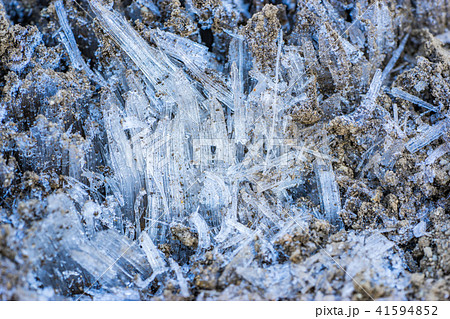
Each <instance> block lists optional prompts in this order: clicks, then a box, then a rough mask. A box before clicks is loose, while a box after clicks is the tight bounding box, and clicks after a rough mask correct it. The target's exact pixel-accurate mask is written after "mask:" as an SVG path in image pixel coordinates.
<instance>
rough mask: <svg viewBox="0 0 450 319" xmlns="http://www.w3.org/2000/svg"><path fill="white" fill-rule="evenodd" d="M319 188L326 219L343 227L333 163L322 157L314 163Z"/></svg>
mask: <svg viewBox="0 0 450 319" xmlns="http://www.w3.org/2000/svg"><path fill="white" fill-rule="evenodd" d="M314 172H315V174H316V180H317V186H318V188H319V196H320V203H321V207H322V211H323V213H324V214H325V217H326V219H327V220H328V221H329V222H330V223H331V224H333V225H335V226H339V227H340V226H341V225H342V221H341V218H340V216H339V211H340V210H341V197H340V194H339V187H338V184H337V182H336V177H335V175H334V171H333V167H332V166H331V163H330V162H329V161H327V160H324V159H322V158H320V157H318V158H316V160H315V161H314Z"/></svg>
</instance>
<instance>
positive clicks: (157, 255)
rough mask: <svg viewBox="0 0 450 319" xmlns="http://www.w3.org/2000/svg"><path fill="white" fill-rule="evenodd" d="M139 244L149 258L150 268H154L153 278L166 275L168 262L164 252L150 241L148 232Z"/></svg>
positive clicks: (144, 233) (143, 234)
mask: <svg viewBox="0 0 450 319" xmlns="http://www.w3.org/2000/svg"><path fill="white" fill-rule="evenodd" d="M139 242H140V245H141V247H142V250H143V251H144V252H145V255H146V256H147V260H148V262H149V264H150V266H151V267H152V271H153V273H152V278H154V277H156V276H157V275H159V274H162V273H164V272H165V271H166V270H167V267H166V262H165V261H164V257H163V255H162V252H161V251H159V249H158V248H157V247H156V246H155V244H154V243H153V241H152V240H151V239H150V236H149V235H148V234H147V233H146V232H143V233H142V235H141V237H140V239H139Z"/></svg>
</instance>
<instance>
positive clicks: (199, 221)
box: [189, 209, 211, 249]
mask: <svg viewBox="0 0 450 319" xmlns="http://www.w3.org/2000/svg"><path fill="white" fill-rule="evenodd" d="M189 219H190V220H191V221H192V223H193V224H194V225H195V228H196V229H197V232H198V247H199V248H201V249H207V248H209V247H210V246H211V239H210V234H209V227H208V224H207V223H206V222H205V220H204V219H203V217H202V216H201V215H200V214H199V213H198V209H197V211H196V212H195V213H193V214H192V215H191V216H190V217H189Z"/></svg>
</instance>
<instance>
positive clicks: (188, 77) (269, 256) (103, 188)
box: [0, 0, 450, 300]
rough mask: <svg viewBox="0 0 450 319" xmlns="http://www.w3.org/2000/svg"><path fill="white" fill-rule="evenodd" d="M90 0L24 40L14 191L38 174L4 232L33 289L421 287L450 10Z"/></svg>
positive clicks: (144, 294) (347, 295)
mask: <svg viewBox="0 0 450 319" xmlns="http://www.w3.org/2000/svg"><path fill="white" fill-rule="evenodd" d="M79 2H80V3H78V4H75V3H71V2H70V1H69V2H67V1H66V2H63V1H62V0H58V1H54V2H53V3H52V4H51V5H50V7H49V8H50V9H45V10H47V11H45V12H47V13H46V14H47V15H48V17H51V18H49V19H53V21H52V23H53V27H54V28H55V32H54V33H53V36H52V37H51V39H50V38H49V39H44V40H45V41H50V42H51V43H54V45H55V46H56V48H57V49H54V47H52V48H49V49H48V52H47V53H45V54H44V53H43V52H44V48H45V45H43V42H42V41H44V40H42V39H41V38H40V37H35V38H33V39H35V42H36V43H37V44H36V45H34V46H35V48H34V47H33V49H29V50H31V51H33V52H29V53H28V52H27V51H25V53H24V54H25V56H17V55H13V54H12V53H11V55H12V56H11V57H9V56H7V54H6V53H5V54H4V55H3V56H4V57H5V60H4V61H3V60H2V63H3V64H4V66H2V69H1V70H5V71H1V72H4V73H6V72H9V73H8V77H9V79H10V80H9V83H7V84H4V92H5V94H4V97H2V100H1V101H0V108H1V109H0V119H1V120H2V124H1V125H2V152H3V154H4V155H3V157H0V176H1V182H2V183H3V189H2V195H3V197H4V198H12V196H13V195H12V193H8V191H7V189H10V190H12V191H14V192H16V193H17V194H19V192H21V193H20V194H21V195H17V196H18V197H17V201H16V200H14V201H12V200H7V201H5V205H3V204H2V207H3V208H2V211H1V214H0V218H1V222H2V223H4V224H5V225H8V227H6V226H5V227H4V228H1V233H0V242H1V241H2V240H8V242H9V241H10V242H23V245H24V247H25V248H24V249H23V251H22V252H21V253H20V254H18V255H17V256H16V257H15V259H14V258H13V259H12V260H15V261H14V262H15V263H17V264H21V265H22V266H20V267H29V269H30V271H29V272H27V274H28V275H27V276H28V277H27V279H23V280H25V281H26V283H21V284H20V285H22V286H20V285H19V284H17V285H18V287H19V286H20V287H22V288H20V289H22V290H20V289H19V288H17V291H15V292H14V293H15V294H17V295H19V296H22V297H23V298H24V299H27V298H30V299H33V298H35V297H34V295H33V293H32V291H36V290H37V289H44V290H45V289H46V290H45V294H43V295H42V296H45V297H43V298H46V299H57V298H60V297H61V296H65V297H68V298H72V299H83V300H84V299H86V300H88V299H96V300H98V299H148V298H150V299H151V298H162V299H176V298H181V299H183V298H184V299H198V300H202V299H205V300H208V299H266V300H267V299H322V298H331V297H330V296H333V297H332V298H334V299H376V298H397V299H407V298H409V297H408V293H409V292H408V291H409V290H408V289H410V288H408V287H411V282H413V281H411V280H412V279H411V278H412V277H411V273H412V272H415V270H414V269H413V268H414V267H419V266H420V265H417V264H415V266H414V263H416V262H410V261H409V260H408V258H411V259H412V258H413V257H410V256H411V253H410V252H407V251H405V250H403V249H404V247H406V246H407V245H412V244H411V243H412V241H414V242H415V243H416V242H417V241H418V240H419V241H420V243H419V244H418V245H422V246H424V245H426V241H425V238H426V237H427V236H428V233H427V225H430V222H431V221H432V220H433V218H435V219H436V218H437V217H436V214H437V210H438V209H439V208H440V207H442V205H444V204H443V202H442V201H441V202H437V201H436V200H435V199H434V198H435V197H433V196H440V195H439V194H440V193H439V192H445V191H444V190H443V189H445V187H447V186H448V180H449V178H448V177H445V176H442V174H443V173H442V170H443V168H437V167H436V165H437V164H436V163H438V162H439V159H441V158H443V157H445V156H446V155H447V153H448V152H449V146H448V127H449V125H450V124H449V122H448V107H449V104H448V102H449V99H448V95H447V96H445V94H446V93H445V92H447V93H449V91H445V90H448V88H449V87H450V83H449V79H448V74H449V73H448V72H449V69H450V67H449V61H450V59H449V56H450V54H449V51H448V49H446V48H445V47H444V44H443V43H442V42H445V41H442V40H441V41H442V42H440V43H438V44H436V43H437V42H436V41H438V40H437V39H438V38H439V39H441V38H442V39H444V40H445V39H446V38H445V35H446V34H448V29H446V30H447V31H445V30H442V29H436V30H432V31H431V32H434V33H435V34H440V35H439V37H436V38H435V37H433V35H432V34H431V33H430V31H420V32H425V33H426V32H428V33H426V34H425V35H424V34H423V33H420V32H419V31H418V30H416V29H414V28H417V26H413V25H411V22H409V20H408V19H412V18H411V17H410V16H409V15H408V13H407V9H405V10H400V9H399V8H398V7H396V5H395V3H396V1H394V4H393V3H392V1H385V0H379V1H365V0H361V1H358V4H357V5H355V4H347V2H345V1H342V3H341V1H335V0H329V1H328V0H326V1H316V0H313V1H299V2H298V3H297V4H293V3H291V2H289V1H282V4H280V5H277V6H275V5H271V4H268V5H265V6H263V7H262V6H261V4H260V3H259V2H252V4H251V6H250V7H249V6H248V4H247V3H244V2H242V1H229V0H223V1H222V2H220V1H218V3H216V2H214V1H212V2H208V1H205V2H204V1H197V0H192V1H186V3H185V4H183V6H181V4H180V3H179V2H178V1H157V2H156V1H132V2H131V3H132V4H130V5H125V4H121V5H114V6H113V5H112V4H108V3H107V1H100V0H89V1H79ZM119 2H120V1H119ZM425 2H426V3H431V2H430V1H425ZM163 3H164V4H163ZM280 3H281V2H280ZM416 5H417V6H419V7H421V5H419V4H416ZM4 7H5V8H8V6H7V5H6V4H5V5H2V4H1V2H0V10H2V11H1V12H4V11H5V8H4ZM421 8H422V7H421ZM52 10H53V11H52ZM417 10H419V9H417ZM419 11H420V10H419ZM419 11H418V12H419ZM52 12H53V13H52ZM420 12H421V11H420ZM2 14H3V13H2ZM77 15H78V16H77ZM418 19H422V20H421V21H428V20H427V19H429V17H427V16H426V13H425V12H424V13H422V16H419V17H418ZM1 21H2V23H3V24H5V25H6V24H7V18H6V16H3V17H2V20H1ZM158 21H165V22H164V23H162V22H161V23H160V22H158ZM194 21H197V22H195V23H194ZM237 22H239V24H238V23H237ZM197 23H198V26H196V24H197ZM427 23H428V22H427ZM430 23H431V22H430ZM439 23H440V22H439ZM442 23H443V22H442ZM87 24H88V25H92V26H93V30H89V28H90V27H89V28H86V25H87ZM438 26H439V25H438ZM438 26H435V27H436V28H438ZM8 28H9V29H8ZM46 28H51V25H50V24H49V25H48V26H46ZM197 28H199V29H197ZM2 30H6V31H4V32H6V33H7V34H8V36H9V37H11V38H12V37H16V39H19V38H20V36H19V35H17V31H14V30H12V27H8V26H6V27H5V28H4V29H0V32H3V31H2ZM211 30H212V31H211ZM35 31H36V32H37V33H38V34H39V31H38V30H35ZM8 32H9V33H8ZM14 32H15V33H14ZM445 32H447V33H445ZM209 33H211V34H209ZM27 36H28V37H31V36H30V35H27ZM22 37H26V36H25V35H22ZM208 37H210V38H211V39H212V40H211V39H208ZM412 37H414V41H418V40H417V39H419V38H420V37H428V38H430V39H431V40H430V41H431V42H430V43H432V44H426V45H425V48H424V49H423V50H425V51H426V50H428V51H430V50H431V51H433V50H434V51H433V52H432V53H423V54H425V56H427V55H426V54H428V56H431V58H429V60H427V59H426V58H425V57H419V58H418V59H416V60H415V57H413V56H412V54H413V53H414V52H413V51H411V49H407V48H408V46H407V43H408V41H411V38H412ZM16 41H17V40H16ZM23 41H24V40H23ZM208 41H213V44H211V43H209V42H208ZM28 42H32V41H31V40H30V39H28ZM28 42H27V43H28ZM5 43H6V42H5ZM16 43H17V42H16ZM33 43H34V42H33ZM208 43H209V44H208ZM0 44H1V45H2V46H3V45H6V44H3V40H0ZM16 45H17V44H16ZM0 50H2V47H1V46H0ZM51 50H53V51H51ZM92 50H96V51H95V54H94V53H93V51H92ZM406 50H409V51H408V52H407V53H406V52H405V51H406ZM428 51H426V52H428ZM58 54H61V55H62V57H61V58H59V59H62V60H64V59H65V62H64V63H65V64H66V67H61V66H58V65H59V63H63V62H60V61H59V60H57V59H56V58H52V56H58ZM64 56H65V57H64ZM20 59H22V60H20ZM52 59H56V60H52ZM420 59H422V60H420ZM433 59H434V60H433ZM20 61H21V62H20ZM43 61H47V62H45V63H47V64H45V63H44V62H43ZM52 61H53V62H52ZM52 63H53V64H52ZM3 64H2V65H3ZM39 65H41V66H40V67H38V66H39ZM42 65H46V66H42ZM445 68H447V71H442V70H444V69H445ZM424 70H428V72H429V76H430V78H429V79H425V78H424V79H422V82H423V83H422V82H420V81H419V79H418V78H417V74H420V72H426V71H424ZM414 72H415V73H414ZM439 72H441V73H439ZM445 72H447V73H446V74H447V76H446V78H445V77H444V78H442V74H444V73H445ZM27 74H28V75H27ZM433 76H434V78H432V77H433ZM439 76H440V77H441V78H440V79H437V77H439ZM412 78H414V79H415V80H414V81H416V80H417V81H416V82H414V83H412V84H411V85H410V84H409V83H411V81H412V80H411V79H412ZM33 81H34V82H35V84H33ZM439 81H441V82H440V83H441V85H440V86H439ZM423 92H428V93H427V94H422V93H423ZM27 96H32V99H33V100H32V101H35V102H34V103H35V104H34V105H33V108H32V109H30V110H29V111H28V113H23V112H22V113H20V112H21V111H20V110H21V107H22V106H23V105H27V103H28V102H27ZM36 101H39V102H36ZM32 103H33V102H32ZM36 105H38V106H36ZM35 108H36V110H35ZM30 112H31V113H32V115H29V114H31V113H30ZM24 114H25V115H24ZM28 117H30V118H32V119H31V120H27V118H28ZM14 121H15V122H16V123H17V124H14ZM7 139H10V141H11V142H8V143H6V142H3V141H6V140H7ZM414 154H420V155H417V156H419V157H417V158H418V160H417V161H416V160H415V159H413V160H412V159H411V156H416V155H414ZM13 158H16V159H17V160H16V159H13ZM408 161H413V162H411V163H413V164H408ZM439 163H441V162H439ZM441 164H442V163H441ZM408 165H409V166H408ZM442 165H445V163H444V164H442ZM16 167H20V168H21V169H22V173H20V177H18V176H19V175H17V173H14V172H15V168H16ZM408 170H412V171H413V172H410V171H408ZM446 172H447V171H446ZM447 173H448V172H447ZM15 174H16V175H15ZM436 180H438V182H436ZM414 183H418V184H421V185H422V186H423V189H422V188H420V187H419V188H420V189H417V188H414V187H415V186H413V184H414ZM433 183H434V184H433ZM436 183H440V184H439V185H440V186H436ZM422 186H421V187H422ZM396 187H397V188H396ZM413 190H414V191H413ZM416 191H417V192H419V193H420V194H419V193H415V192H416ZM441 194H443V193H441ZM424 196H425V197H424ZM424 198H427V200H429V202H427V203H426V204H424V206H421V204H419V202H420V200H421V199H424ZM7 205H9V206H7ZM437 220H439V219H437ZM427 223H428V224H427ZM436 223H438V221H436ZM426 240H427V239H426ZM407 243H408V244H407ZM436 245H437V246H436ZM436 245H435V246H434V247H438V248H436V249H441V248H439V247H441V246H439V245H442V244H441V243H440V244H436ZM0 249H3V248H0ZM442 249H444V248H442ZM427 252H428V250H427ZM0 253H1V254H6V250H5V252H3V251H2V250H0ZM408 254H409V255H408ZM413 254H416V255H415V256H417V254H419V253H413ZM427 254H428V253H425V255H426V256H427V258H428V257H429V256H428V255H427ZM419 255H420V254H419ZM25 256H26V257H25ZM408 256H409V257H408ZM421 256H423V253H422V255H421ZM430 258H432V257H430ZM430 260H431V259H430ZM424 262H425V261H424ZM436 262H437V263H440V262H443V263H445V261H441V260H440V259H439V258H438V259H436ZM3 265H6V266H3ZM27 265H28V266H27ZM0 267H9V268H8V269H10V268H11V269H12V268H14V267H19V266H15V264H14V263H13V262H8V263H6V262H5V263H3V262H2V263H0ZM436 267H437V268H436V269H441V268H439V267H440V266H439V267H438V266H436ZM5 269H6V268H5ZM442 269H444V270H442V271H443V273H442V272H441V275H445V274H447V275H449V274H448V273H445V271H447V272H448V266H447V268H445V267H443V268H442ZM445 269H447V270H445ZM8 271H12V272H14V270H8ZM17 271H18V270H17ZM336 278H340V279H336ZM414 278H415V277H414ZM382 287H383V288H382ZM3 289H4V288H3V287H2V284H1V282H0V296H2V294H3V295H5V296H7V293H6V292H3ZM242 291H245V292H244V293H243V292H242ZM21 294H22V295H21ZM27 294H28V295H27ZM7 298H9V297H7Z"/></svg>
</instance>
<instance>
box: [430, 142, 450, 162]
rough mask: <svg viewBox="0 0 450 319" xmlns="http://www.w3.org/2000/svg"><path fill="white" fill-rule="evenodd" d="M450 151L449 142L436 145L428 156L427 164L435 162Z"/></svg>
mask: <svg viewBox="0 0 450 319" xmlns="http://www.w3.org/2000/svg"><path fill="white" fill-rule="evenodd" d="M448 152H450V148H449V145H448V143H444V144H442V145H440V146H438V147H436V148H435V149H434V150H433V151H432V152H431V153H430V154H429V155H428V157H427V158H426V160H425V165H432V164H434V162H435V161H436V160H437V159H439V158H440V157H441V156H443V155H445V154H447V153H448Z"/></svg>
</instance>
